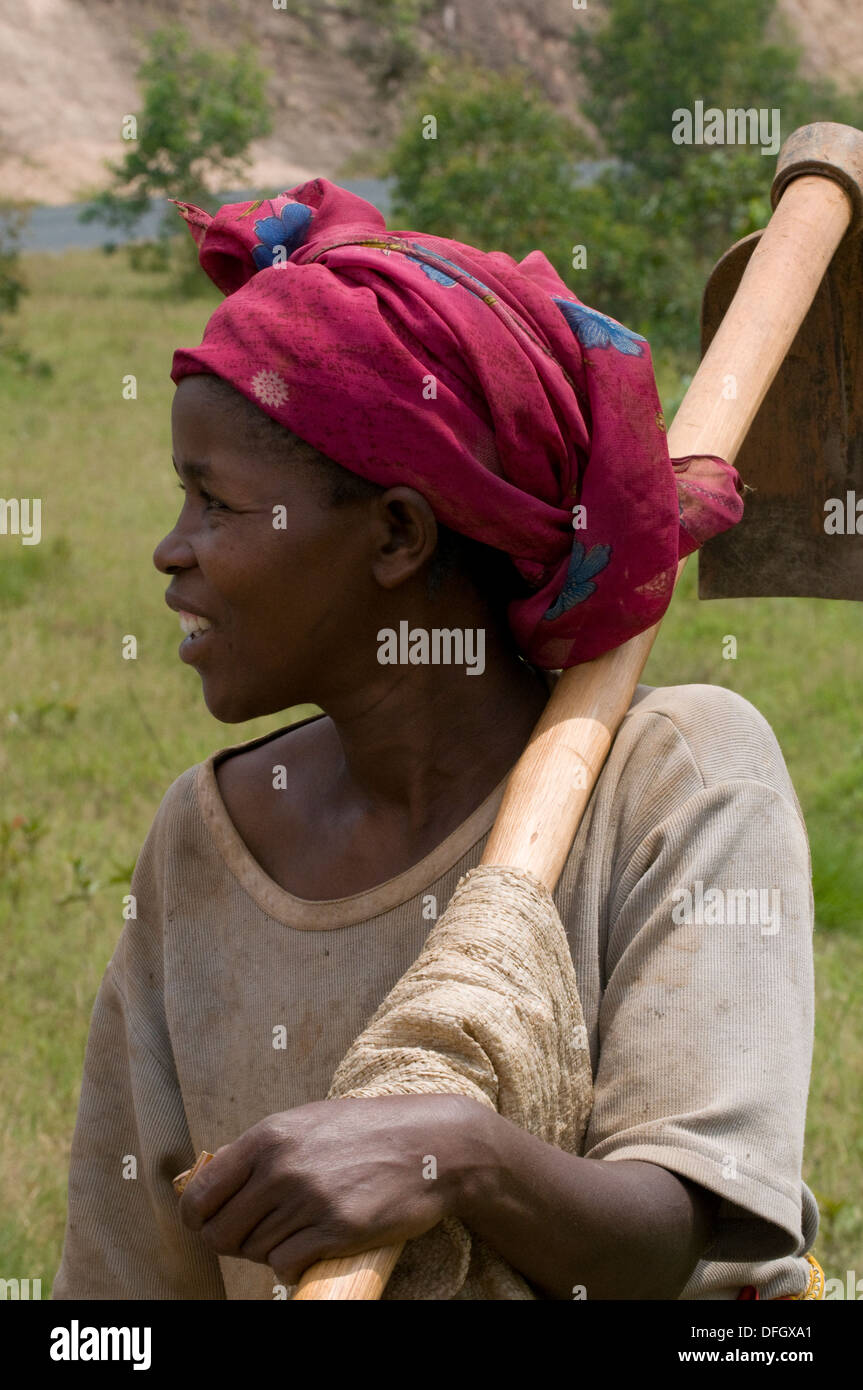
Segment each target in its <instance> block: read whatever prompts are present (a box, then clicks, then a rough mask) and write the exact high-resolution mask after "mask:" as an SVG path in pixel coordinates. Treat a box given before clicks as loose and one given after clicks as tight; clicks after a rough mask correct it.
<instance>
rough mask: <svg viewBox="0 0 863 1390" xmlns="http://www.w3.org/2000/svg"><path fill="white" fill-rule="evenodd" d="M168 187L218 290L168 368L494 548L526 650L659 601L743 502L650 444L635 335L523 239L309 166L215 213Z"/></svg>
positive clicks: (606, 631) (618, 636) (618, 623)
mask: <svg viewBox="0 0 863 1390" xmlns="http://www.w3.org/2000/svg"><path fill="white" fill-rule="evenodd" d="M177 207H178V209H179V211H180V213H181V214H182V216H183V217H184V218H185V219H186V221H187V223H188V224H189V228H190V230H191V232H192V235H193V237H194V238H195V241H196V243H197V245H198V248H199V254H200V260H201V265H202V266H203V268H204V270H205V271H206V272H207V274H208V275H209V276H210V278H211V279H212V280H214V281H215V283H216V284H217V285H218V286H219V288H220V289H221V290H222V291H223V292H224V294H225V295H226V296H227V298H226V299H225V302H224V303H223V304H221V305H220V306H219V307H218V309H216V311H215V313H214V314H213V315H212V317H211V319H210V321H209V323H208V324H207V327H206V331H205V334H204V341H203V343H202V344H201V346H200V347H197V348H194V349H191V350H184V349H180V350H178V351H177V352H176V353H175V354H174V362H173V367H172V371H171V376H172V378H173V380H174V381H175V382H179V381H181V380H182V379H183V377H185V376H189V375H192V374H195V373H201V372H206V373H213V374H215V375H216V376H219V377H222V378H223V379H224V380H225V381H228V382H230V383H231V385H232V386H234V387H235V388H236V389H237V390H238V391H240V392H241V393H242V394H243V395H244V396H246V397H248V399H249V400H250V401H253V402H254V403H255V405H257V406H259V407H260V409H261V410H263V411H265V412H266V414H268V415H271V416H272V417H273V419H275V420H278V421H279V423H280V424H283V425H285V426H286V427H287V428H288V429H290V430H292V431H293V432H294V433H295V434H297V435H299V436H300V437H301V438H302V439H304V440H306V441H307V442H308V443H309V444H311V445H313V446H314V447H315V448H317V449H319V450H320V451H321V452H322V453H324V454H327V455H328V456H329V457H330V458H332V459H334V460H335V461H336V462H337V463H340V464H341V465H342V466H343V467H344V468H347V469H350V470H351V471H352V472H354V473H358V474H360V475H361V476H362V477H364V478H368V479H370V480H371V481H372V482H375V483H380V484H383V485H385V486H388V487H392V486H395V485H397V484H407V485H408V486H410V487H413V488H416V490H417V491H418V492H420V493H421V494H422V495H423V496H424V497H425V498H426V500H427V501H428V503H429V505H430V506H431V508H432V510H433V511H434V513H435V516H436V517H437V518H438V520H439V521H441V522H443V523H444V524H445V525H447V526H449V527H451V528H452V529H453V530H455V531H460V532H462V533H463V534H464V535H467V536H472V537H474V538H475V539H476V540H479V541H483V542H485V543H486V544H488V545H491V546H495V547H497V548H498V549H499V550H502V551H505V552H506V554H507V555H509V557H510V559H511V560H512V562H513V564H514V565H515V567H516V569H517V570H518V571H519V573H520V574H521V575H522V577H523V578H524V579H525V580H526V581H527V582H528V584H529V585H530V587H531V590H532V592H531V593H530V595H529V597H527V598H520V599H517V600H516V601H514V602H513V603H511V604H510V606H509V611H508V619H509V623H510V626H511V629H512V632H513V635H514V637H515V640H516V642H517V643H518V645H519V648H520V649H521V651H522V652H523V653H524V655H525V656H526V658H527V659H528V660H529V661H530V662H532V663H533V664H534V665H536V666H540V667H545V668H547V669H553V668H557V667H566V666H573V665H575V664H577V663H578V662H581V661H587V660H589V659H590V658H591V657H595V656H599V655H600V654H601V653H602V652H605V651H608V650H610V649H611V648H612V647H616V646H618V645H619V644H620V643H621V642H625V641H626V640H627V639H628V638H630V637H633V636H634V635H635V634H636V633H638V632H641V631H643V630H644V629H645V628H647V627H650V626H651V625H652V624H653V623H655V622H657V621H658V620H659V619H660V618H661V617H662V614H663V613H664V612H665V609H666V608H667V606H668V602H669V599H670V597H671V593H672V589H673V584H674V576H675V569H676V566H677V562H678V559H679V558H680V557H682V556H684V555H688V554H689V553H690V552H691V551H693V550H694V549H696V547H697V546H699V545H700V544H701V543H702V542H703V541H705V540H707V539H708V537H710V536H713V535H716V534H717V533H718V532H720V531H724V530H726V529H727V528H728V527H729V526H732V525H733V524H734V523H735V522H737V521H738V520H739V519H740V516H741V514H742V510H743V502H742V498H741V495H740V493H741V491H742V489H741V484H740V480H739V478H738V475H737V472H736V470H735V469H733V468H732V467H731V466H730V465H729V464H726V463H724V462H723V461H722V460H721V459H717V458H712V457H699V458H691V459H682V460H674V461H672V460H671V459H670V458H669V455H668V448H667V444H666V438H665V424H664V421H663V418H662V411H661V408H660V403H659V398H658V395H657V391H656V383H655V381H654V376H653V367H652V363H651V358H650V350H649V348H648V345H647V342H646V341H645V339H644V338H642V337H641V336H640V335H639V334H637V333H633V332H632V331H631V330H630V329H628V328H624V327H623V326H622V325H621V324H619V323H617V322H616V321H615V320H614V319H611V318H608V317H606V316H605V315H604V314H600V313H597V311H596V310H594V309H589V308H587V307H586V306H585V305H583V304H582V303H581V302H580V301H579V300H578V299H577V298H576V296H575V295H574V294H573V293H572V291H571V290H570V289H568V288H567V286H566V285H565V284H564V283H563V281H562V280H561V279H560V278H559V277H558V275H557V274H556V272H555V270H554V269H553V267H552V266H551V264H550V262H549V261H548V260H547V259H546V257H545V256H544V255H543V253H542V252H541V251H532V252H531V253H530V255H529V256H526V257H525V259H524V260H523V261H520V262H516V261H514V260H513V259H512V257H511V256H508V255H506V254H505V253H504V252H501V251H492V252H484V251H479V250H477V249H476V248H475V247H473V246H466V245H464V244H463V243H461V242H457V241H449V240H447V239H446V238H444V237H437V236H429V235H427V234H426V233H420V232H410V231H406V232H387V230H386V224H385V222H384V219H383V217H382V216H381V214H380V212H379V211H378V210H377V208H375V207H373V206H372V204H371V203H368V202H366V201H365V199H363V198H359V197H357V196H356V195H355V194H352V193H349V192H347V190H346V189H343V188H339V187H338V186H337V185H336V184H333V183H330V182H329V180H328V179H312V180H311V181H310V182H308V183H304V184H301V185H298V186H297V187H296V188H292V189H291V190H290V191H289V192H288V193H282V194H280V195H279V196H278V197H277V198H272V199H267V200H265V201H263V202H260V203H234V204H227V205H226V206H224V207H222V208H220V209H219V211H218V213H217V214H216V216H215V217H211V216H210V215H209V214H208V213H206V212H203V211H202V210H201V209H200V208H195V207H192V206H191V205H190V204H188V203H177Z"/></svg>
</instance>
